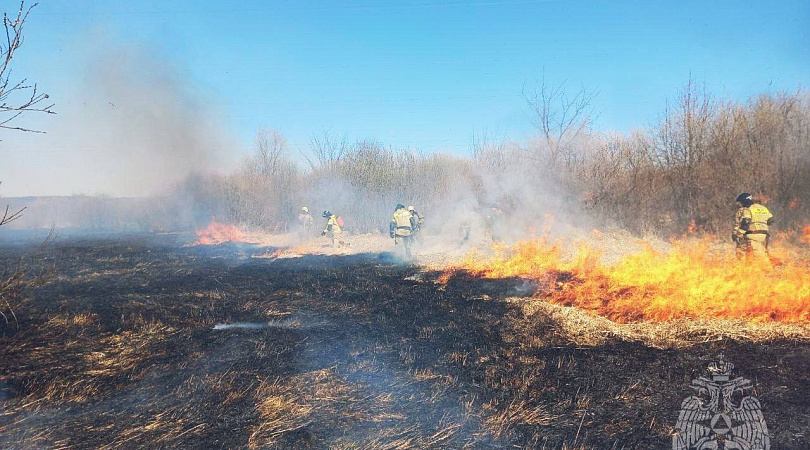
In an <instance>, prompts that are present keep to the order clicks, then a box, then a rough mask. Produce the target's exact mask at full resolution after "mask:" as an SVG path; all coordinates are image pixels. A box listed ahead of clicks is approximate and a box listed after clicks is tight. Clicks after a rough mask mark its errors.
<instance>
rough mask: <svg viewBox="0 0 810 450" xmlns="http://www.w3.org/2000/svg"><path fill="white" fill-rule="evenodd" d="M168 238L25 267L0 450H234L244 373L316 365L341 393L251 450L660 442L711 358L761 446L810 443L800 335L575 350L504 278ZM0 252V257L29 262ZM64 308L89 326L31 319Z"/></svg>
mask: <svg viewBox="0 0 810 450" xmlns="http://www.w3.org/2000/svg"><path fill="white" fill-rule="evenodd" d="M183 240H184V237H183V236H152V235H130V236H67V237H62V238H60V239H57V240H56V242H54V243H53V244H52V245H50V246H49V247H48V248H47V249H46V250H44V251H43V252H42V253H38V254H35V255H33V256H29V257H28V261H29V263H30V264H31V265H32V266H33V267H47V266H51V265H52V266H55V268H56V272H55V273H56V276H55V277H54V278H53V279H52V280H51V281H50V282H49V283H47V284H45V285H43V286H41V287H37V288H32V289H31V290H30V291H29V293H28V294H29V297H30V298H29V299H28V300H27V301H26V302H25V303H22V304H20V305H19V306H17V308H16V310H15V312H16V314H17V316H18V318H19V327H17V326H16V325H14V326H12V325H5V324H3V325H2V326H1V327H0V335H2V336H3V337H2V338H0V361H2V365H0V408H2V409H0V447H2V448H57V447H59V448H99V447H103V446H105V445H108V446H110V448H112V447H117V448H120V447H124V448H136V447H144V446H146V447H156V448H169V447H175V448H177V447H179V448H243V447H245V446H247V445H248V444H254V445H255V444H256V442H255V441H250V437H251V435H252V434H253V433H254V432H255V430H256V427H257V426H258V425H259V424H260V423H261V422H262V417H260V414H259V412H258V410H257V408H256V398H255V393H256V392H257V391H256V389H257V388H258V387H259V385H260V384H261V381H262V380H278V383H280V384H284V383H285V380H301V379H309V378H300V376H302V375H306V374H311V373H316V372H317V373H320V372H318V371H322V373H324V374H327V376H328V377H330V379H332V378H334V380H338V382H339V384H340V385H341V386H343V387H344V388H346V389H350V390H351V392H352V394H351V396H349V395H342V396H338V397H335V398H334V399H331V397H329V396H326V397H324V396H323V395H321V394H319V395H320V396H319V395H314V396H311V398H313V399H315V400H313V401H315V402H318V403H317V404H318V405H319V406H318V407H316V408H314V409H313V412H311V413H310V414H309V416H308V419H307V421H306V423H305V425H304V426H301V427H297V428H295V429H292V430H289V431H287V432H284V433H282V434H280V435H278V436H276V437H274V440H273V441H272V443H271V444H267V445H266V446H268V447H277V448H324V447H329V446H347V443H348V444H356V446H357V447H361V448H363V447H376V448H396V447H397V445H399V446H400V447H423V446H429V447H448V448H459V447H463V446H465V445H467V446H474V447H496V448H514V447H523V448H617V449H618V448H626V449H631V448H640V449H653V448H657V449H660V448H671V437H670V432H671V431H672V426H673V425H674V424H675V421H676V419H677V416H678V410H679V408H680V403H681V400H683V398H685V397H687V396H689V395H691V393H692V391H691V390H690V389H689V388H688V385H689V382H690V380H691V379H693V378H695V377H697V376H700V375H705V374H706V372H705V367H706V365H707V364H708V363H709V362H710V361H712V360H714V359H715V358H716V357H717V356H718V355H719V354H721V353H722V354H724V355H725V356H726V358H727V359H728V360H730V361H732V362H734V363H735V364H736V366H737V370H736V374H737V375H740V376H744V377H746V378H749V379H751V380H752V381H753V382H754V385H755V391H754V394H755V395H756V396H757V397H758V398H759V400H760V401H761V403H762V409H763V411H764V414H765V419H766V420H767V423H768V427H769V429H770V431H771V435H772V448H787V449H806V448H810V415H809V414H808V412H807V411H808V407H809V406H810V384H809V383H808V382H809V381H810V375H809V374H810V345H808V344H806V343H797V342H788V341H775V342H767V343H750V342H737V341H733V340H725V341H720V342H711V343H707V344H704V345H698V346H693V347H689V348H685V349H670V350H661V349H656V348H651V347H647V346H645V345H643V344H641V343H636V342H625V341H617V342H613V343H611V344H610V345H603V346H596V347H583V346H578V345H576V344H575V343H570V342H562V341H560V340H559V339H554V338H551V337H550V336H552V335H553V330H554V327H555V324H554V323H553V321H551V320H550V319H549V318H546V317H542V316H533V317H525V316H524V315H523V313H522V312H521V311H520V310H518V308H516V307H515V306H514V303H509V302H506V301H504V299H505V298H507V297H510V296H514V295H515V294H516V286H518V285H519V284H520V283H519V282H517V281H516V280H502V281H497V282H493V281H485V280H477V279H472V278H468V277H463V276H461V277H456V278H453V279H451V280H450V282H449V283H448V284H446V285H441V284H437V283H435V282H434V281H435V279H436V277H437V276H438V274H435V273H423V272H422V271H421V269H420V268H419V267H416V266H408V265H401V264H396V263H394V262H393V260H392V258H388V257H387V256H386V255H385V254H382V255H380V254H366V255H352V256H304V257H302V258H296V259H279V260H270V259H258V258H251V257H250V256H251V254H253V253H254V252H256V251H257V250H255V249H254V248H252V247H250V246H237V245H223V246H218V247H211V248H207V247H182V246H181V244H182V242H183ZM0 245H3V246H2V247H0V252H1V253H2V258H3V261H2V263H4V264H11V263H12V262H13V261H16V258H17V257H19V256H20V255H24V254H28V253H29V252H30V251H31V247H30V246H29V245H11V244H10V243H9V242H6V243H5V244H0ZM261 252H262V253H263V252H264V250H262V251H261ZM0 267H1V266H0ZM76 314H91V315H92V317H94V319H93V320H92V324H90V325H87V326H84V325H83V326H66V327H64V328H58V329H57V328H54V326H53V322H48V320H49V319H51V318H53V317H56V316H59V317H70V316H71V315H76ZM284 318H286V319H287V322H284V323H285V324H287V323H289V324H292V325H290V326H286V325H285V326H274V327H270V328H266V329H260V330H240V329H236V330H225V331H220V330H216V331H215V330H213V329H212V328H213V326H214V325H215V324H217V323H223V322H225V323H232V322H239V321H246V322H266V321H268V320H276V319H284ZM155 323H159V324H160V325H161V326H163V327H165V328H159V327H156V328H155V329H156V330H158V331H156V332H157V333H160V338H159V339H154V340H146V341H144V344H143V346H140V347H135V348H134V351H133V352H132V353H121V355H120V356H119V357H118V358H119V359H120V360H121V365H120V367H125V370H118V369H116V365H114V367H112V368H110V367H107V366H103V368H104V370H101V369H99V368H98V367H96V366H94V364H98V363H96V362H94V361H96V359H94V357H92V356H93V355H94V353H93V352H101V353H104V352H106V355H107V356H109V355H110V354H116V353H115V347H112V346H109V345H108V346H104V345H106V344H104V345H102V344H101V343H104V342H109V341H110V340H115V339H119V338H120V339H121V340H122V341H123V342H124V343H126V341H127V339H128V337H129V336H135V335H136V334H135V333H136V332H137V333H140V332H141V331H138V330H143V329H144V328H143V327H144V326H145V325H144V324H155ZM279 323H281V322H279ZM161 330H162V331H161ZM128 333H132V334H128ZM115 342H118V341H115ZM537 342H541V344H538V343H537ZM101 358H102V360H103V357H101ZM116 361H118V360H116ZM127 361H128V363H127ZM116 364H117V363H116ZM299 384H306V383H300V382H299ZM212 386H214V387H216V389H215V388H212ZM222 386H226V388H220V387H222ZM310 387H311V386H305V385H301V386H292V387H291V388H292V389H294V390H295V391H296V392H298V391H301V392H305V391H306V390H307V389H309V388H310ZM60 389H61V390H63V391H64V392H65V395H63V396H61V397H60V396H58V395H50V394H48V393H49V392H50V393H52V392H53V391H59V390H60ZM229 393H241V394H240V395H236V394H233V395H232V396H229ZM74 394H87V395H84V397H81V396H80V397H75V395H74ZM72 395H74V396H73V397H72ZM85 397H86V398H85ZM76 398H78V400H77V399H76ZM308 398H309V397H308ZM31 402H34V403H32V404H31ZM343 413H345V414H343ZM257 446H259V447H261V446H262V445H257Z"/></svg>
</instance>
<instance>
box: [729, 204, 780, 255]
mask: <svg viewBox="0 0 810 450" xmlns="http://www.w3.org/2000/svg"><path fill="white" fill-rule="evenodd" d="M737 205H738V206H739V207H738V208H737V214H736V215H735V216H734V232H733V233H732V235H731V238H732V239H734V242H735V243H736V244H737V256H738V257H743V256H745V255H753V256H756V257H764V258H766V259H767V256H768V232H769V227H770V225H771V223H772V222H773V214H771V212H770V211H768V208H766V207H764V206H762V205H760V204H759V203H757V202H754V200H753V198H752V197H751V194H749V193H747V192H743V193H742V194H740V195H738V196H737Z"/></svg>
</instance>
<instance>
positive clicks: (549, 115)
mask: <svg viewBox="0 0 810 450" xmlns="http://www.w3.org/2000/svg"><path fill="white" fill-rule="evenodd" d="M566 85H567V82H566V81H563V82H562V83H560V84H557V85H550V84H547V83H546V80H545V76H544V77H543V80H542V81H541V82H540V86H539V87H535V88H534V89H532V90H529V89H527V88H526V87H525V86H524V87H523V98H524V99H525V100H526V103H527V104H528V105H529V108H531V110H532V112H533V114H534V125H535V126H536V127H537V128H538V129H539V130H540V132H541V133H542V135H543V138H544V140H545V144H546V147H547V151H548V157H549V161H548V162H549V163H551V164H556V163H557V162H559V159H560V157H561V156H563V157H565V156H567V155H568V154H569V153H570V150H571V148H570V147H571V144H572V143H573V142H574V141H575V140H576V139H577V137H579V136H580V135H581V134H582V132H583V131H585V130H586V129H587V128H588V125H589V124H590V122H591V120H592V116H593V108H592V106H591V103H592V102H593V99H594V98H595V97H596V95H597V92H596V91H595V90H589V89H587V88H585V87H584V86H583V87H581V88H580V89H579V90H577V91H576V92H575V93H574V94H573V95H571V94H569V92H568V89H567V87H566Z"/></svg>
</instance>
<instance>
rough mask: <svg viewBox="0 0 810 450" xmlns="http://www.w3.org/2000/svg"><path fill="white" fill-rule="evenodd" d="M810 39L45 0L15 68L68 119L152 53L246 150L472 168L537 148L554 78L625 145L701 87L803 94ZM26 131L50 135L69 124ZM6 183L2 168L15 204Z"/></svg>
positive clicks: (542, 8)
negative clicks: (336, 137)
mask: <svg viewBox="0 0 810 450" xmlns="http://www.w3.org/2000/svg"><path fill="white" fill-rule="evenodd" d="M0 4H2V5H3V8H4V10H7V11H8V10H13V9H14V7H15V5H16V4H17V2H15V1H7V0H5V1H3V2H0ZM808 30H810V2H807V1H769V2H762V1H757V2H751V1H677V2H674V1H673V2H658V1H627V2H620V1H615V2H606V1H598V2H597V1H531V0H527V1H521V0H514V1H510V0H503V1H501V0H481V1H476V0H472V1H460V0H416V1H412V2H407V1H396V0H380V1H370V0H350V1H346V2H336V1H275V2H266V1H247V0H246V1H239V2H224V1H219V2H214V1H166V0H164V1H138V2H133V1H82V0H80V1H75V0H74V1H71V2H63V1H59V2H56V1H48V0H41V1H40V4H39V6H38V7H37V8H36V9H35V10H34V11H33V12H32V15H31V17H30V19H29V24H28V28H27V31H26V41H25V46H24V47H23V49H21V51H20V53H19V57H18V60H17V61H15V62H16V63H17V66H16V71H17V73H18V74H21V75H25V76H28V77H29V78H31V79H33V80H35V81H37V82H38V83H39V84H40V86H41V87H42V88H44V89H45V90H46V91H47V92H48V93H49V94H51V96H52V98H53V100H54V101H55V103H56V104H57V106H56V109H57V111H59V110H60V108H61V109H76V108H80V107H81V106H80V105H82V104H83V103H82V102H83V98H82V88H80V87H79V86H81V81H80V80H81V79H82V77H84V75H83V73H84V70H85V68H84V64H86V61H87V54H86V53H88V52H92V51H93V49H94V48H96V47H98V45H99V43H100V41H106V43H105V45H108V46H112V47H115V46H137V47H139V48H143V49H145V51H146V52H147V53H149V54H152V55H154V56H155V57H156V58H158V59H160V60H162V61H164V62H166V63H167V64H169V65H170V66H171V67H172V70H173V71H175V72H176V73H177V74H178V77H179V78H180V79H182V80H183V82H184V83H186V82H187V83H188V86H190V90H191V91H192V92H193V95H194V96H195V97H196V101H197V102H199V103H201V104H202V105H205V107H206V108H207V109H208V111H209V113H210V114H212V115H213V116H214V117H216V119H217V124H218V126H221V127H222V129H223V133H225V134H227V135H228V136H229V137H230V138H232V140H233V142H234V147H235V149H236V150H235V151H236V152H246V151H248V150H249V148H250V145H251V140H252V138H253V135H254V134H255V132H256V129H257V128H259V127H272V128H275V129H278V130H279V131H280V132H281V133H283V134H284V135H285V136H287V137H288V139H289V140H290V142H291V144H292V145H293V146H294V147H296V148H303V147H306V145H307V142H308V141H309V139H310V137H311V136H312V135H313V134H316V133H318V132H320V131H322V130H324V129H329V130H331V131H332V132H333V133H335V134H346V135H347V136H349V137H350V138H372V139H378V140H380V141H381V142H383V143H385V144H388V145H392V146H395V147H409V148H414V149H421V150H426V151H451V152H454V153H457V154H464V153H465V152H467V150H468V148H469V143H470V139H471V137H472V135H473V133H481V132H482V131H486V132H487V133H488V134H490V135H493V136H504V137H507V138H510V139H516V140H520V139H524V138H526V137H528V136H530V135H531V133H532V132H533V130H532V126H531V122H530V117H529V111H528V109H527V108H526V106H525V103H524V102H523V100H522V98H521V88H522V87H523V86H524V85H525V86H528V87H533V86H535V85H536V84H537V83H538V82H539V80H540V79H542V78H543V77H544V76H545V79H546V80H547V81H548V82H550V83H559V82H562V81H564V80H567V83H568V85H569V86H570V87H571V88H573V89H576V88H578V87H580V86H584V87H586V88H588V89H593V90H596V91H598V92H599V94H598V96H597V97H596V99H595V100H594V107H595V109H596V111H597V112H598V121H597V122H596V126H597V128H598V129H601V130H619V131H629V130H631V129H633V128H638V127H644V126H647V125H650V124H651V123H653V122H654V121H655V120H656V119H657V117H658V116H659V114H660V113H661V111H662V110H663V108H664V106H665V104H666V101H667V100H668V99H672V98H674V97H675V95H676V92H677V89H678V88H679V87H680V86H681V85H683V83H684V82H685V81H686V80H687V78H688V77H689V75H690V73H691V75H692V77H693V78H694V79H695V80H696V81H698V82H702V83H705V84H706V86H707V87H708V89H709V90H710V91H711V92H712V93H713V94H714V95H716V96H720V97H724V98H728V99H740V100H741V99H745V98H747V97H748V96H750V95H755V94H757V93H760V92H766V91H775V90H781V89H786V90H794V89H796V88H798V87H802V86H804V87H806V86H807V85H808V84H809V83H808V82H809V81H810V33H809V32H808ZM27 120H29V121H32V122H29V123H33V124H34V126H40V127H43V128H46V129H47V128H49V127H53V126H54V123H55V121H59V120H60V116H59V115H57V116H53V117H48V118H45V119H42V118H30V119H27ZM16 139H17V138H14V140H15V142H16ZM26 139H29V140H30V139H37V138H31V137H30V135H29V136H26ZM5 142H8V140H6V141H5ZM3 144H4V143H2V142H0V152H2V153H6V151H7V149H8V148H6V150H4V149H3V146H4V145H3ZM48 145H49V146H50V145H51V144H48ZM37 148H41V147H37V146H36V145H33V146H32V150H31V151H30V152H35V151H36V150H37ZM49 151H51V152H54V151H62V152H70V151H71V150H70V149H69V148H65V149H61V150H60V149H52V148H49ZM30 152H29V155H30ZM5 157H6V155H4V158H5ZM13 160H14V159H13V158H12V161H13ZM35 160H36V157H35ZM18 164H20V167H22V164H23V163H22V162H21V161H19V160H18ZM37 164H46V162H45V161H39V162H38V163H37ZM28 165H29V166H33V164H31V163H29V164H28ZM6 167H7V168H8V167H9V166H6ZM12 172H15V171H12ZM9 178H12V179H13V178H14V175H13V174H10V173H7V172H6V171H5V170H3V169H2V168H0V179H2V180H4V181H6V182H5V183H4V190H5V191H6V192H4V194H5V195H8V190H9V189H7V188H6V186H7V185H8V183H9V181H8V180H9ZM26 185H27V186H28V188H25V189H32V190H31V192H40V191H38V190H37V189H36V188H32V187H31V183H26ZM21 189H22V188H21ZM81 190H82V188H81V186H80V185H77V187H74V188H73V192H77V191H81ZM14 192H15V193H21V192H18V191H14Z"/></svg>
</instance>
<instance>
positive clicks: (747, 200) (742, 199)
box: [736, 192, 754, 206]
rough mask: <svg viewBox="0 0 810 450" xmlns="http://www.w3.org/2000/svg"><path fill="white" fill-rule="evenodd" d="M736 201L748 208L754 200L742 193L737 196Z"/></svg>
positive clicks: (749, 195)
mask: <svg viewBox="0 0 810 450" xmlns="http://www.w3.org/2000/svg"><path fill="white" fill-rule="evenodd" d="M736 201H737V203H740V204H742V205H743V206H748V205H751V204H752V203H754V200H753V199H752V198H751V194H749V193H748V192H743V193H742V194H740V195H738V196H737V199H736Z"/></svg>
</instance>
